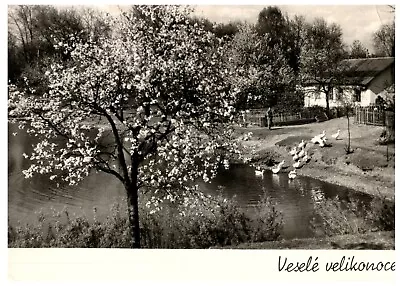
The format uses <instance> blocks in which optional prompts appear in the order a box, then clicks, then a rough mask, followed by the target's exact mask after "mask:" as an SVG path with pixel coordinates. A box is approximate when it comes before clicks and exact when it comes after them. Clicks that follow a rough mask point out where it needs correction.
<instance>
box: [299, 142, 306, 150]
mask: <svg viewBox="0 0 400 286" xmlns="http://www.w3.org/2000/svg"><path fill="white" fill-rule="evenodd" d="M304 147H306V142H304V140H301V142H300V144H299V149H302V148H304Z"/></svg>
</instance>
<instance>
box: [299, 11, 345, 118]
mask: <svg viewBox="0 0 400 286" xmlns="http://www.w3.org/2000/svg"><path fill="white" fill-rule="evenodd" d="M344 56H345V51H344V43H343V40H342V30H341V28H340V26H338V25H337V24H335V23H332V24H329V25H328V23H327V22H326V21H325V20H324V19H323V18H317V19H315V20H314V21H313V22H312V23H311V24H308V25H307V28H306V41H305V45H304V47H303V49H302V53H301V73H302V75H301V77H302V84H303V85H308V86H314V87H315V88H314V89H312V90H310V92H312V93H316V92H323V93H324V95H325V100H326V113H327V116H328V117H330V112H329V99H330V97H331V96H330V95H332V96H333V89H334V87H336V86H339V85H341V84H342V80H343V70H345V69H346V67H345V66H344V65H343V63H342V60H343V58H344Z"/></svg>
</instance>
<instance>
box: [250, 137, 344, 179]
mask: <svg viewBox="0 0 400 286" xmlns="http://www.w3.org/2000/svg"><path fill="white" fill-rule="evenodd" d="M339 135H340V129H339V130H338V131H337V132H336V133H335V134H332V138H333V139H335V140H338V139H339ZM311 143H314V144H319V146H320V147H325V146H326V145H328V142H327V139H326V132H325V130H323V131H322V133H321V134H318V135H316V136H314V137H313V138H311ZM306 145H307V143H306V142H305V141H304V140H301V142H300V143H299V144H298V145H296V146H294V147H293V148H292V149H291V150H290V151H289V154H290V155H291V156H292V158H293V164H292V166H293V170H291V171H290V172H289V174H288V177H289V179H290V180H293V179H294V178H296V176H297V173H296V169H299V168H301V167H303V166H304V164H306V163H308V162H310V160H311V156H310V155H309V154H308V152H307V150H306V149H305V147H306ZM284 164H285V160H283V161H282V162H280V163H279V164H278V165H276V166H274V167H272V168H271V171H272V173H274V174H278V173H279V172H280V171H281V169H282V167H283V165H284ZM264 171H265V170H260V169H256V171H255V174H256V176H261V177H262V176H264Z"/></svg>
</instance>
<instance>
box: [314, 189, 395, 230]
mask: <svg viewBox="0 0 400 286" xmlns="http://www.w3.org/2000/svg"><path fill="white" fill-rule="evenodd" d="M315 212H316V215H317V216H316V217H315V218H313V219H312V221H311V225H312V226H313V227H314V229H316V230H317V229H318V230H322V231H323V233H324V234H325V235H327V236H334V235H343V234H361V233H366V232H370V231H391V230H394V225H395V224H394V220H395V216H394V204H393V203H391V202H390V201H388V200H387V199H385V198H383V197H380V196H378V197H374V198H373V199H372V201H371V202H370V203H368V204H367V205H366V204H363V203H361V202H360V201H358V200H356V199H350V200H349V201H343V200H340V199H339V198H338V197H335V198H333V199H323V200H322V201H321V202H320V203H319V204H317V205H316V206H315Z"/></svg>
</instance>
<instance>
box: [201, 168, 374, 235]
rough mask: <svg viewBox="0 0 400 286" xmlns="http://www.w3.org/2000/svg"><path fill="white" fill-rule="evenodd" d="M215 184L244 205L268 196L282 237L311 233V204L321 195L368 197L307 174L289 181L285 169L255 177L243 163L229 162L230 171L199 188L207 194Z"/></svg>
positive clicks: (317, 200)
mask: <svg viewBox="0 0 400 286" xmlns="http://www.w3.org/2000/svg"><path fill="white" fill-rule="evenodd" d="M218 186H224V194H226V195H227V196H229V197H233V196H234V195H236V199H237V201H238V203H239V204H241V206H242V207H244V208H251V207H252V206H254V205H255V204H257V203H258V202H259V200H260V198H261V196H263V195H267V196H268V197H270V198H272V199H273V200H274V201H275V202H276V203H277V209H278V210H279V211H281V212H282V215H283V220H284V226H283V232H284V233H283V237H285V238H293V237H299V238H300V237H310V236H312V235H313V232H312V230H311V226H310V224H309V221H310V220H311V218H312V217H313V216H314V207H315V205H314V204H318V203H319V202H320V201H321V200H322V199H323V198H334V197H335V196H338V197H339V198H341V199H344V200H348V199H349V198H350V197H356V198H359V199H361V200H363V201H364V200H369V197H368V196H367V195H365V194H360V193H355V192H352V191H351V190H349V189H347V188H344V187H340V186H337V185H333V184H329V183H326V182H322V181H319V180H315V179H312V178H309V177H302V176H297V177H296V179H294V180H289V178H288V171H286V172H283V173H278V174H273V173H272V172H268V171H265V172H264V176H263V177H258V176H255V173H254V168H252V167H249V166H245V165H233V166H231V168H230V170H222V171H221V172H220V173H219V174H218V176H217V177H216V178H215V179H214V180H213V182H211V183H208V184H206V183H200V189H201V190H202V191H204V192H206V193H209V194H213V193H216V192H217V189H218Z"/></svg>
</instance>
